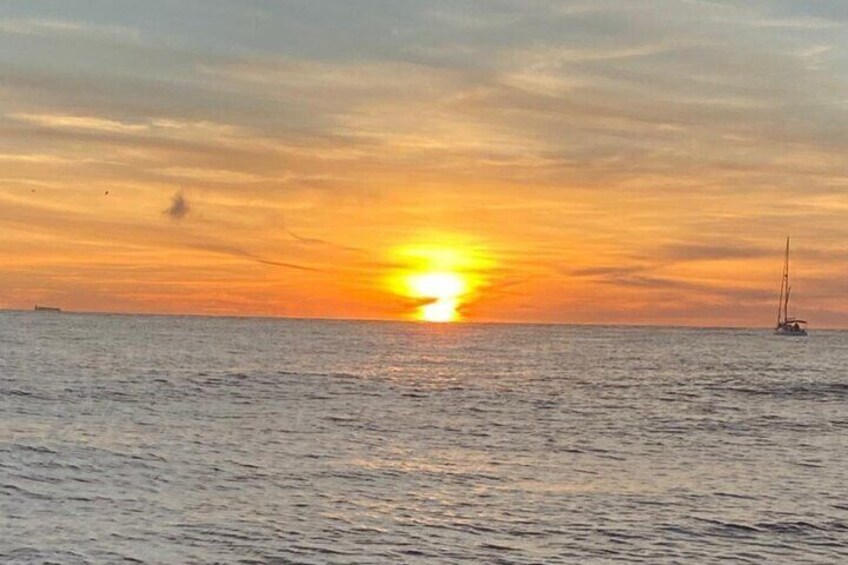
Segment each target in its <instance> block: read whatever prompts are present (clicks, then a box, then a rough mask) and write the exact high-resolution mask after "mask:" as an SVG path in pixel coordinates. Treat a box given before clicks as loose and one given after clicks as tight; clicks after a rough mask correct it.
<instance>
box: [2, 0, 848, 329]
mask: <svg viewBox="0 0 848 565" xmlns="http://www.w3.org/2000/svg"><path fill="white" fill-rule="evenodd" d="M0 132H2V133H0V307H2V308H22V309H30V308H32V306H33V305H34V304H45V305H51V306H61V307H62V308H63V309H67V310H81V311H111V312H148V313H190V314H234V315H269V316H297V317H328V318H368V319H416V318H421V317H422V316H423V314H422V312H423V309H426V308H427V307H428V306H429V307H430V308H431V317H432V318H434V319H436V318H439V317H440V316H441V315H442V314H445V316H444V317H451V316H449V315H447V313H449V311H451V310H454V309H455V311H456V312H457V313H458V316H459V317H461V318H462V319H464V320H467V321H526V322H575V323H627V324H641V323H648V324H687V325H746V326H769V325H770V324H772V323H773V322H774V318H775V315H776V309H777V304H776V303H777V294H778V292H779V289H780V275H781V269H782V252H783V246H784V244H785V237H786V236H787V235H792V237H793V275H795V276H794V279H795V280H794V286H793V302H794V306H795V308H796V312H797V314H799V315H801V316H803V317H805V318H808V319H809V320H810V322H811V327H813V328H816V327H848V299H846V298H848V276H846V275H848V2H845V1H844V0H818V1H809V0H804V1H801V0H738V1H730V0H575V1H564V0H563V1H555V0H478V1H463V0H449V1H448V0H427V1H425V0H420V1H414V0H302V1H296V0H276V1H272V0H264V1H260V0H238V1H235V0H229V1H225V0H203V1H201V0H180V1H179V2H177V1H173V0H145V1H144V2H139V1H130V0H87V1H83V0H40V1H38V2H36V1H33V0H4V1H3V2H0ZM422 277H424V278H422ZM433 289H435V290H433ZM430 294H432V296H430Z"/></svg>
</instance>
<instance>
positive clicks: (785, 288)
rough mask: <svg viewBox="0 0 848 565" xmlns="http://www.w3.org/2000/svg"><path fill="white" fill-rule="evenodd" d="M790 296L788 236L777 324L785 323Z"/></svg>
mask: <svg viewBox="0 0 848 565" xmlns="http://www.w3.org/2000/svg"><path fill="white" fill-rule="evenodd" d="M788 297H789V238H788V237H787V238H786V255H785V256H784V259H783V278H782V279H781V280H780V298H779V299H778V302H777V325H778V327H779V326H781V325H783V322H784V320H786V316H785V315H784V309H785V304H786V300H788Z"/></svg>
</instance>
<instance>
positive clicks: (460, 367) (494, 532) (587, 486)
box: [0, 312, 848, 564]
mask: <svg viewBox="0 0 848 565" xmlns="http://www.w3.org/2000/svg"><path fill="white" fill-rule="evenodd" d="M846 367H848V334H846V333H841V332H813V333H812V334H811V336H810V338H809V339H790V338H776V337H773V336H771V335H770V334H769V332H768V331H736V330H683V329H651V330H649V329H638V328H602V327H596V328H584V327H567V326H484V325H453V326H432V325H423V324H397V323H359V322H325V321H280V320H256V319H251V320H248V319H244V320H241V319H220V318H165V317H133V316H95V315H69V314H61V315H55V314H34V313H11V312H9V313H0V424H1V425H0V500H2V502H1V503H0V562H2V563H45V562H53V563H120V562H145V563H315V564H323V563H332V564H336V563H351V564H353V563H356V564H360V563H660V564H662V563H698V564H702V563H707V564H709V563H716V564H717V563H785V564H801V563H848V375H846Z"/></svg>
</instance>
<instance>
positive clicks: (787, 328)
mask: <svg viewBox="0 0 848 565" xmlns="http://www.w3.org/2000/svg"><path fill="white" fill-rule="evenodd" d="M790 290H792V287H791V286H789V238H788V237H787V238H786V255H785V256H784V259H783V280H782V281H781V283H780V302H779V303H778V305H777V326H775V328H774V335H784V336H790V337H803V336H805V335H807V322H806V321H804V320H799V319H797V318H790V317H789V291H790Z"/></svg>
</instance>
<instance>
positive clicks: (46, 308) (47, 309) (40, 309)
mask: <svg viewBox="0 0 848 565" xmlns="http://www.w3.org/2000/svg"><path fill="white" fill-rule="evenodd" d="M35 311H36V312H61V311H62V309H61V308H56V307H55V306H39V305H38V304H36V305H35Z"/></svg>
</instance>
